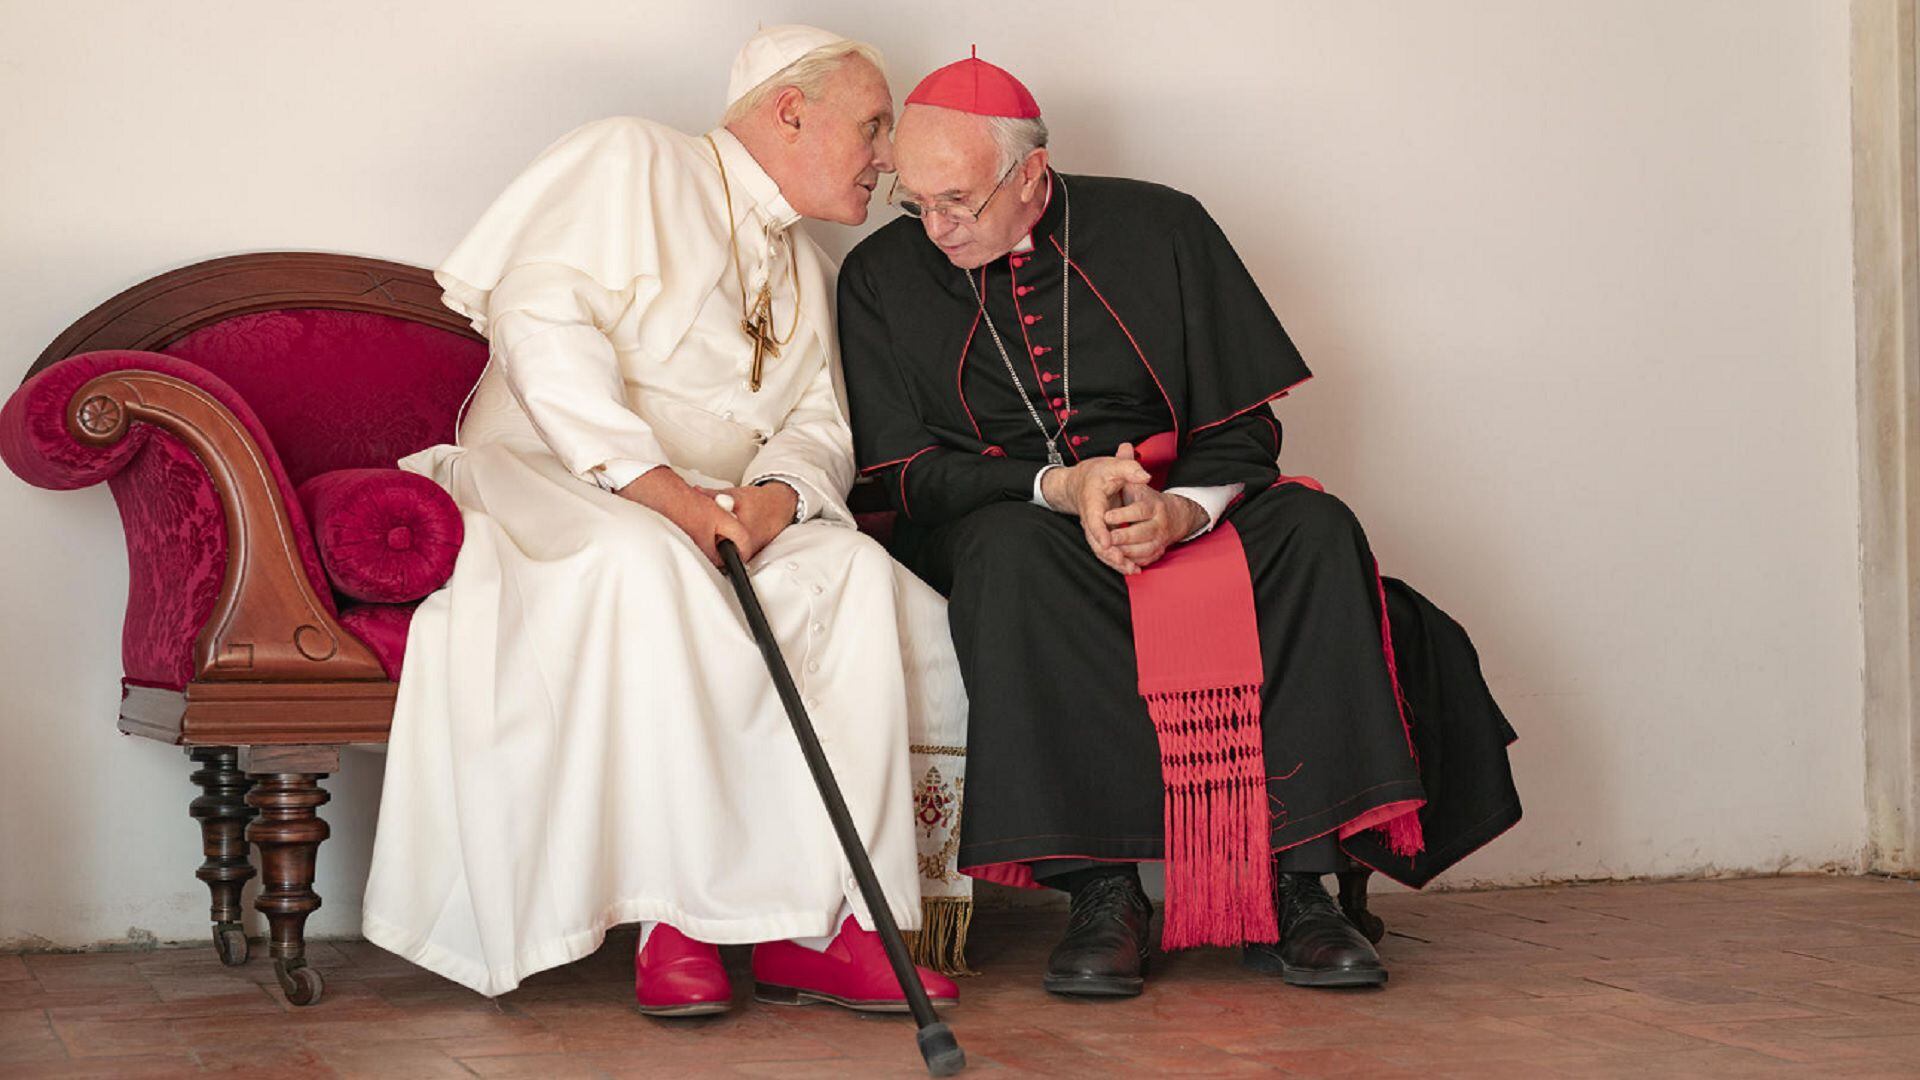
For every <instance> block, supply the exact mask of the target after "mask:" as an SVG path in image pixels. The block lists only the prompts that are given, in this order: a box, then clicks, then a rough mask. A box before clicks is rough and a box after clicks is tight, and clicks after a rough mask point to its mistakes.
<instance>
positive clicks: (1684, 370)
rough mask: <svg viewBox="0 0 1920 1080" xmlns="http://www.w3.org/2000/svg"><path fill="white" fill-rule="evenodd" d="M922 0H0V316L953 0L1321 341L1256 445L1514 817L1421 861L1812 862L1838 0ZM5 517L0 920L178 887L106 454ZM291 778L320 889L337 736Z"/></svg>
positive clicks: (1840, 629) (924, 65)
mask: <svg viewBox="0 0 1920 1080" xmlns="http://www.w3.org/2000/svg"><path fill="white" fill-rule="evenodd" d="M935 10H936V9H934V8H932V7H929V6H927V5H903V4H891V5H862V4H851V3H826V2H821V3H798V2H796V3H779V2H775V3H767V4H750V3H737V2H731V0H702V2H697V3H693V2H675V3H650V4H634V3H621V2H618V0H546V2H544V3H539V4H526V3H493V4H481V3H473V2H462V0H434V2H415V3H407V4H392V3H382V2H373V0H351V2H348V0H334V2H332V3H327V4H309V3H299V4H296V3H286V2H281V3H263V2H246V3H241V2H226V3H213V2H203V3H196V4H192V5H186V4H165V5H162V4H142V5H135V4H124V3H106V2H100V0H68V2H66V3H62V4H46V3H39V2H35V0H0V297H4V298H5V299H4V301H0V341H5V342H8V343H9V345H8V352H7V357H8V359H7V360H6V361H5V362H4V363H0V368H4V369H5V370H7V371H16V372H17V371H24V370H25V368H26V366H27V364H28V363H29V362H30V361H31V360H32V358H33V356H34V355H35V354H36V353H37V352H38V351H39V349H40V348H41V347H42V346H43V345H44V344H45V343H46V342H47V341H48V340H49V339H51V338H52V337H53V335H54V334H56V333H57V332H58V331H59V330H61V329H62V328H63V327H64V326H66V325H67V323H68V322H69V321H71V320H72V319H73V318H75V317H77V316H78V315H80V314H81V313H83V312H84V311H86V310H87V309H88V308H90V307H92V306H93V305H94V304H95V303H97V302H99V301H100V300H102V299H104V298H106V297H107V296H109V295H111V294H112V293H114V292H116V291H118V290H119V289H121V288H124V287H126V286H127V285H130V284H132V283H134V282H136V281H139V280H141V279H143V278H146V277H148V276H150V275H152V274H155V273H157V272H160V271H162V270H166V269H168V268H171V267H175V266H179V265H182V264H185V263H188V262H192V261H196V260H199V259H203V258H208V257H211V256H215V255H221V254H227V253H231V252H238V251H249V250H258V249H266V248H317V249H328V250H337V251H349V252H358V253H363V254H371V255H380V256H386V257H390V258H395V259H401V260H406V261H411V262H415V263H420V264H427V265H431V264H432V263H433V262H434V261H435V260H436V259H437V258H438V257H439V256H440V255H442V254H443V253H444V252H446V251H447V250H448V249H449V248H450V247H451V246H452V244H453V243H454V242H455V241H456V240H457V239H459V237H460V236H461V234H462V232H463V230H464V229H465V228H466V227H467V226H468V225H469V224H470V223H471V222H472V220H473V219H474V218H475V216H476V215H477V214H478V213H479V212H480V210H481V209H482V207H483V206H484V205H485V204H486V203H487V201H488V200H489V199H490V198H491V197H492V196H493V195H494V193H495V192H496V191H497V190H498V189H499V188H500V186H501V185H502V184H504V183H505V181H506V180H507V179H508V178H509V177H510V176H511V175H512V174H513V173H514V171H515V170H516V169H517V168H518V167H519V166H520V165H521V164H522V163H524V162H525V161H526V160H527V159H528V158H529V157H531V156H532V155H533V154H534V153H535V152H536V151H537V150H539V148H540V147H541V146H543V145H544V144H545V143H546V142H547V141H549V140H550V139H552V138H554V137H555V136H557V135H558V134H560V133H561V132H563V131H565V130H566V129H568V128H570V127H572V126H573V125H575V124H577V123H580V122H582V121H585V120H589V119H592V118H595V117H599V116H603V115H607V114H612V113H617V112H640V113H645V114H649V115H652V116H654V117H656V118H659V119H662V120H666V121H669V122H672V123H675V124H678V125H680V126H683V127H688V128H693V129H699V128H702V127H704V126H706V124H707V123H708V122H709V121H710V118H711V117H712V116H713V115H714V114H715V112H716V111H717V105H718V100H719V97H720V94H721V90H722V87H723V85H724V82H725V70H726V66H727V63H728V61H729V59H730V57H731V55H732V51H733V49H734V48H735V47H736V46H737V44H738V42H739V41H740V40H741V39H743V38H744V37H745V35H747V34H748V33H750V32H751V31H752V29H753V28H754V25H755V22H756V20H759V19H765V20H767V21H769V22H773V21H789V20H802V21H810V22H817V23H820V24H823V25H827V26H830V27H835V28H839V29H841V30H843V31H845V32H851V33H856V34H860V35H864V36H867V37H869V38H870V39H871V40H873V41H874V42H875V43H876V44H878V45H879V46H880V47H881V48H882V49H883V50H884V51H886V53H887V54H888V56H889V57H890V60H891V62H892V66H893V70H894V73H895V77H896V81H895V89H896V92H898V93H902V94H904V92H905V90H906V89H907V87H908V86H909V85H910V84H911V81H912V80H913V79H914V78H916V77H917V76H918V75H919V74H921V73H923V72H924V71H926V70H928V69H929V68H931V67H933V66H936V65H937V64H940V63H944V62H946V61H948V60H950V59H953V58H955V57H957V56H960V55H963V54H964V52H965V50H966V47H967V45H968V44H969V43H970V42H971V41H975V40H977V41H978V42H979V44H980V48H981V52H982V54H983V55H984V56H985V57H986V58H988V59H992V60H995V61H997V62H1001V63H1003V64H1005V65H1007V66H1008V67H1010V68H1012V69H1013V70H1015V71H1016V72H1019V73H1021V74H1022V75H1023V76H1025V77H1026V79H1027V81H1028V83H1029V85H1030V86H1031V87H1032V89H1033V90H1034V92H1035V94H1036V95H1037V96H1038V97H1039V99H1040V101H1041V103H1042V105H1043V107H1044V108H1045V109H1046V111H1047V115H1048V118H1049V120H1050V121H1051V122H1052V125H1053V128H1054V131H1055V136H1056V140H1055V148H1056V150H1057V153H1058V161H1059V163H1060V164H1061V165H1062V166H1063V167H1064V168H1065V169H1067V170H1068V171H1083V172H1111V173H1124V174H1130V175H1137V176H1145V177H1151V178H1154V179H1158V180H1161V181H1164V182H1167V183H1170V184H1173V185H1175V186H1178V187H1182V188H1185V189H1187V190H1189V191H1191V192H1193V193H1195V194H1196V195H1198V196H1200V197H1201V198H1202V199H1203V200H1204V201H1205V202H1206V203H1207V204H1208V205H1209V207H1210V208H1211V209H1212V210H1213V212H1214V214H1215V216H1216V217H1217V218H1218V219H1219V220H1220V221H1221V222H1222V223H1223V224H1224V225H1225V227H1226V229H1227V231H1228V233H1229V234H1230V235H1231V236H1232V237H1233V238H1234V240H1235V242H1236V243H1237V244H1238V246H1239V248H1240V250H1241V252H1242V254H1243V256H1244V257H1245V258H1246V260H1247V262H1248V263H1249V264H1250V265H1251V266H1252V268H1253V270H1254V273H1255V274H1256V276H1257V277H1258V278H1259V279H1260V281H1261V283H1262V284H1263V285H1264V287H1265V288H1266V290H1267V293H1268V296H1269V297H1270V298H1271V300H1272V301H1273V303H1274V306H1275V307H1276V308H1277V309H1278V311H1279V312H1280V313H1281V316H1282V318H1283V319H1284V320H1285V322H1286V323H1287V325H1288V327H1289V328H1290V329H1291V330H1292V331H1293V333H1294V335H1295V336H1296V338H1297V340H1298V341H1299V343H1300V345H1301V347H1302V348H1303V350H1304V351H1305V353H1306V354H1307V357H1308V359H1309V361H1310V362H1311V363H1312V364H1313V366H1314V367H1315V368H1316V369H1317V370H1318V372H1319V373H1320V375H1319V378H1318V379H1317V380H1315V382H1313V383H1311V384H1309V386H1308V387H1306V388H1304V389H1303V390H1302V391H1301V392H1299V393H1297V394H1296V395H1295V396H1294V397H1293V398H1292V399H1291V400H1290V401H1289V402H1287V403H1286V404H1285V405H1284V406H1283V408H1282V410H1281V412H1282V415H1283V417H1284V418H1285V419H1286V421H1287V422H1288V436H1289V437H1288V451H1287V459H1286V460H1287V464H1288V465H1289V466H1290V468H1291V469H1293V470H1295V471H1305V472H1312V473H1315V474H1317V475H1318V476H1319V477H1320V478H1321V479H1323V480H1324V481H1326V482H1327V484H1328V485H1329V487H1331V488H1332V489H1333V490H1335V491H1336V492H1339V493H1341V494H1343V495H1344V496H1346V497H1347V498H1348V500H1349V501H1351V502H1352V503H1353V504H1354V505H1355V506H1356V507H1357V508H1358V509H1359V511H1360V513H1361V515H1362V517H1363V519H1364V520H1365V521H1367V522H1368V523H1369V524H1370V527H1371V532H1372V534H1373V537H1374V541H1375V545H1376V547H1377V548H1378V550H1379V554H1380V557H1381V562H1382V564H1383V566H1385V567H1386V569H1387V570H1388V572H1390V573H1398V574H1400V575H1402V576H1405V577H1408V578H1410V579H1411V580H1412V581H1414V582H1415V583H1416V584H1417V585H1418V586H1420V587H1421V588H1423V589H1424V590H1426V591H1427V592H1428V593H1429V594H1430V595H1432V596H1434V597H1435V598H1436V599H1437V600H1439V601H1440V602H1441V603H1442V604H1443V605H1445V606H1447V607H1448V608H1449V609H1450V610H1452V611H1453V612H1454V614H1455V615H1456V616H1457V617H1459V618H1460V619H1461V620H1462V621H1463V622H1465V623H1466V624H1467V625H1468V627H1469V628H1470V629H1472V630H1473V632H1474V633H1475V636H1476V639H1477V641H1478V643H1479V645H1480V648H1481V652H1482V656H1483V659H1484V662H1485V665H1486V669H1487V672H1488V674H1489V676H1490V678H1491V680H1492V682H1493V685H1494V688H1495V690H1496V692H1497V693H1498V694H1499V696H1500V698H1501V700H1502V702H1503V703H1504V705H1505V706H1506V708H1507V709H1508V711H1509V712H1510V713H1511V715H1512V718H1513V721H1514V723H1515V725H1516V726H1517V727H1518V728H1519V729H1520V731H1521V732H1522V736H1523V737H1522V741H1521V742H1520V743H1519V745H1518V746H1517V747H1516V750H1515V758H1516V764H1517V766H1518V769H1519V777H1520V782H1521V786H1522V791H1523V794H1524V795H1525V797H1526V799H1527V806H1528V817H1527V820H1526V822H1525V823H1524V824H1523V825H1522V826H1521V827H1520V828H1519V829H1517V830H1516V831H1515V832H1513V833H1512V834H1510V835H1508V836H1507V837H1505V838H1504V839H1502V840H1501V841H1499V842H1498V843H1497V844H1495V845H1494V846H1493V847H1492V848H1491V849H1489V850H1488V851H1486V852H1485V853H1483V854H1482V855H1480V856H1479V857H1478V858H1476V859H1474V860H1472V861H1470V862H1469V863H1468V864H1467V865H1466V866H1464V867H1462V868H1461V869H1460V870H1459V871H1458V872H1457V873H1456V874H1454V875H1453V876H1452V878H1451V880H1452V881H1454V882H1456V883H1467V882H1487V881H1492V882H1525V881H1533V880H1540V879H1552V878H1566V877H1593V876H1611V875H1635V874H1676V873H1690V872H1696V871H1704V870H1735V869H1773V868H1779V867H1804V866H1818V865H1824V864H1828V863H1835V862H1837V863H1841V864H1845V865H1852V864H1853V863H1854V861H1855V860H1856V859H1857V857H1858V853H1859V850H1860V846H1861V843H1862V839H1863V836H1864V829H1865V815H1864V810H1863V801H1862V764H1861V757H1862V751H1861V728H1860V711H1861V701H1860V693H1861V691H1860V672H1859V668H1860V663H1861V656H1860V652H1861V649H1860V642H1859V638H1860V623H1859V618H1858V612H1857V608H1858V600H1859V593H1858V588H1859V585H1858V577H1857V560H1856V540H1857V530H1856V525H1855V519H1856V501H1857V500H1856V495H1855V476H1856V462H1855V457H1854V455H1855V445H1856V443H1855V421H1854V404H1853V359H1852V356H1853V342H1852V314H1851V289H1850V275H1851V263H1850V249H1849V237H1850V220H1849V191H1850V189H1849V172H1848V169H1849V165H1848V160H1849V159H1848V141H1847V112H1846V110H1847V100H1848V98H1847V93H1848V86H1847V70H1848V67H1847V65H1848V58H1847V51H1846V50H1847V22H1846V21H1847V9H1846V5H1844V4H1841V3H1836V2H1823V0H1803V2H1784V0H1783V2H1764V3H1763V2H1757V0H1755V2H1745V0H1723V2H1718V3H1705V2H1694V3H1668V2H1664V0H1644V2H1633V3H1626V2H1620V0H1587V2H1579V3H1574V2H1566V3H1557V4H1551V5H1546V4H1537V3H1533V2H1530V0H1508V2H1491V0H1486V2H1468V0H1451V2H1445V3H1429V4H1420V5H1412V4H1387V3H1351V2H1344V0H1315V2H1295V0H1288V2H1284V3H1269V2H1259V0H1248V2H1244V3H1233V4H1225V3H1223V4H1213V5H1203V4H1193V5H1171V4H1165V3H1147V2H1124V3H1122V2H1115V3H1102V4H1078V5H1053V6H1051V7H1048V6H1034V5H1029V4H1025V3H1010V2H1006V0H987V2H984V3H976V4H971V5H967V6H965V7H964V8H963V9H958V10H963V11H964V18H963V19H961V20H960V21H959V22H958V23H956V22H955V21H954V20H953V19H952V18H950V17H949V18H944V19H943V18H936V17H934V15H933V12H934V11H935ZM938 10H945V11H951V10H956V9H952V8H941V9H938ZM881 213H885V211H884V210H882V211H881ZM876 220H878V219H877V218H876ZM831 232H832V235H825V234H824V233H823V235H825V238H826V239H827V240H828V242H829V244H830V245H831V246H833V247H834V248H836V249H840V250H844V248H845V247H846V246H848V245H849V244H850V243H851V242H852V241H853V239H855V238H856V236H857V234H856V233H853V232H847V231H831ZM7 377H8V378H11V376H7ZM0 549H3V550H5V551H6V552H7V560H6V569H5V571H4V575H0V612H5V616H4V618H0V686H4V687H5V689H4V691H0V695H4V696H0V942H5V941H10V940H18V939H44V940H46V941H50V942H53V943H58V944H81V943H87V942H93V941H97V940H102V939H108V938H115V937H120V936H124V935H126V934H127V933H128V932H129V928H135V927H137V928H140V929H142V930H147V931H151V932H154V933H156V934H158V935H159V936H160V937H161V938H163V939H168V938H190V937H195V936H198V935H200V934H202V933H203V932H204V926H205V911H206V898H205V890H204V888H203V887H202V886H201V885H200V884H199V883H198V882H197V881H195V880H194V878H193V877H192V870H193V868H194V866H195V865H197V863H198V861H199V858H200V856H199V850H198V837H197V830H196V829H195V827H194V825H193V823H192V822H191V821H189V819H188V818H187V816H186V804H187V800H188V799H189V798H190V797H191V796H192V794H193V793H194V792H193V789H192V787H191V785H189V784H188V782H187V779H186V776H187V772H188V771H189V770H188V765H187V762H186V761H185V759H184V757H182V756H181V755H180V753H179V752H178V751H175V750H170V749H168V748H165V747H162V746H159V745H157V744H152V743H148V742H145V741H140V740H132V739H125V738H121V737H120V736H117V735H116V734H114V732H113V716H114V707H115V701H116V697H117V690H116V684H115V680H116V678H117V676H118V649H117V641H118V632H119V618H120V612H121V610H122V603H123V599H124V588H125V571H124V569H123V567H124V562H123V556H122V547H121V543H120V539H119V535H118V527H117V523H116V519H115V517H114V514H113V510H112V507H111V505H110V500H109V498H108V496H107V494H106V492H105V490H104V489H96V490H91V491H87V492H82V493H72V494H56V493H50V492H42V491H38V490H35V489H31V488H28V487H26V486H25V485H23V484H21V483H18V482H17V481H14V480H13V479H12V478H10V477H7V478H0ZM329 787H330V788H331V789H332V790H333V791H334V793H335V799H334V802H333V804H332V806H331V807H329V808H328V809H327V811H326V816H327V817H328V818H329V820H330V821H331V822H332V824H333V829H334V839H333V840H331V841H330V842H329V843H328V844H327V845H326V846H325V847H324V848H323V849H322V852H321V866H322V872H321V880H320V884H319V888H320V891H321V893H322V895H323V896H324V897H325V898H326V907H324V908H323V909H322V910H321V911H320V912H319V913H318V914H317V915H316V916H315V918H314V920H313V922H312V924H311V929H312V930H313V931H314V932H315V933H318V934H324V933H338V932H348V931H351V930H352V929H353V927H354V925H355V922H356V916H357V892H358V889H359V885H360V882H361V880H362V877H363V875H364V872H365V866H366V861H367V855H368V850H369V840H370V832H371V825H372V820H373V818H372V809H373V808H372V802H373V799H374V797H375V796H376V795H377V792H378V788H379V759H377V758H372V757H367V756H362V755H358V754H355V755H351V756H350V760H349V762H348V764H347V765H346V767H345V771H344V772H343V773H342V775H340V776H338V777H336V778H335V779H333V780H331V781H329Z"/></svg>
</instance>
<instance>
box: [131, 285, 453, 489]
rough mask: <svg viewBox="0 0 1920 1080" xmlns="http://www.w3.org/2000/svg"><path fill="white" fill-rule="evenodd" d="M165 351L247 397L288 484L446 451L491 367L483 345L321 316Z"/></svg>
mask: <svg viewBox="0 0 1920 1080" xmlns="http://www.w3.org/2000/svg"><path fill="white" fill-rule="evenodd" d="M163 351H165V352H166V353H167V354H168V355H171V356H177V357H179V358H181V359H183V360H188V361H191V362H192V363H194V364H197V365H199V366H201V367H203V368H205V369H206V370H208V371H211V372H213V373H214V374H216V375H218V376H219V377H220V378H221V379H222V380H224V381H225V382H226V383H227V384H228V385H229V386H232V387H233V388H234V389H235V390H236V391H237V392H238V393H239V394H240V395H241V396H242V397H244V398H246V400H247V404H248V405H250V406H252V407H253V411H254V413H255V414H256V415H257V416H259V418H260V421H261V423H262V425H263V426H264V427H265V428H266V430H267V432H268V434H270V435H271V436H272V437H273V445H274V449H275V450H277V451H278V452H279V454H280V460H281V461H282V462H283V463H284V464H285V465H286V468H287V475H288V476H290V477H291V478H292V479H293V482H294V483H295V484H302V483H305V482H306V481H307V480H309V479H311V478H313V477H315V476H318V475H320V474H321V473H324V472H331V471H333V470H335V469H355V468H367V467H386V466H392V465H393V464H394V463H395V462H397V461H398V460H399V459H401V458H403V457H405V456H407V455H408V454H411V453H414V452H415V451H417V450H424V449H426V448H427V447H429V446H433V445H435V444H438V443H446V442H452V441H453V427H454V418H455V415H456V414H457V413H458V412H459V410H460V403H461V402H462V401H464V400H465V399H466V396H467V392H468V391H469V390H471V389H472V388H473V384H474V383H475V382H477V381H479V378H480V372H481V370H482V369H483V368H485V366H486V362H487V346H486V344H485V343H484V342H480V341H475V340H473V339H471V338H466V337H462V336H460V335H458V334H455V333H452V332H450V331H447V330H442V329H439V328H437V327H432V326H427V325H425V324H423V323H416V322H410V321H408V320H406V319H400V318H394V317H392V316H388V315H375V314H371V313H368V312H361V311H332V310H325V309H318V308H288V309H283V310H277V311H264V312H259V313H256V314H251V315H239V316H235V317H233V318H231V319H224V320H222V321H220V322H217V323H214V324H212V325H210V326H205V327H201V328H200V329H198V330H195V331H194V332H192V333H190V334H188V335H186V336H185V337H182V338H180V339H179V340H177V341H175V342H173V343H172V344H170V345H168V346H166V347H165V349H164V350H163Z"/></svg>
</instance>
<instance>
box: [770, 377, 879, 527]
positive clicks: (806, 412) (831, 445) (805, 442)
mask: <svg viewBox="0 0 1920 1080" xmlns="http://www.w3.org/2000/svg"><path fill="white" fill-rule="evenodd" d="M830 363H831V360H829V362H828V363H827V364H822V365H820V370H819V371H818V372H816V373H815V374H814V377H813V382H812V383H810V384H809V385H808V386H807V392H806V393H805V394H802V395H801V396H800V400H799V401H798V402H796V403H795V404H794V406H793V408H792V409H791V410H789V411H788V413H787V415H786V417H785V418H784V419H783V420H781V422H780V428H779V430H777V431H775V432H774V433H773V434H772V435H771V436H769V437H768V439H767V443H766V445H765V446H762V447H761V448H760V452H759V453H758V454H755V455H754V458H753V462H752V463H751V464H749V465H748V466H747V474H746V479H745V483H748V484H755V483H758V482H760V481H762V480H781V481H784V482H786V483H787V484H789V485H791V486H792V487H793V490H794V491H796V492H798V493H799V495H800V513H799V515H798V518H799V520H802V521H804V520H806V519H807V518H810V517H824V518H826V519H828V520H830V521H836V522H839V523H840V524H844V525H852V524H853V523H854V521H853V514H852V512H851V511H849V510H848V509H847V503H846V495H847V489H849V488H851V487H852V486H853V476H854V466H853V432H852V430H851V429H850V428H848V427H847V418H846V416H845V414H843V413H842V412H841V411H840V398H839V395H838V394H837V393H835V391H834V388H833V372H832V370H831V368H830V366H829V365H830Z"/></svg>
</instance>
